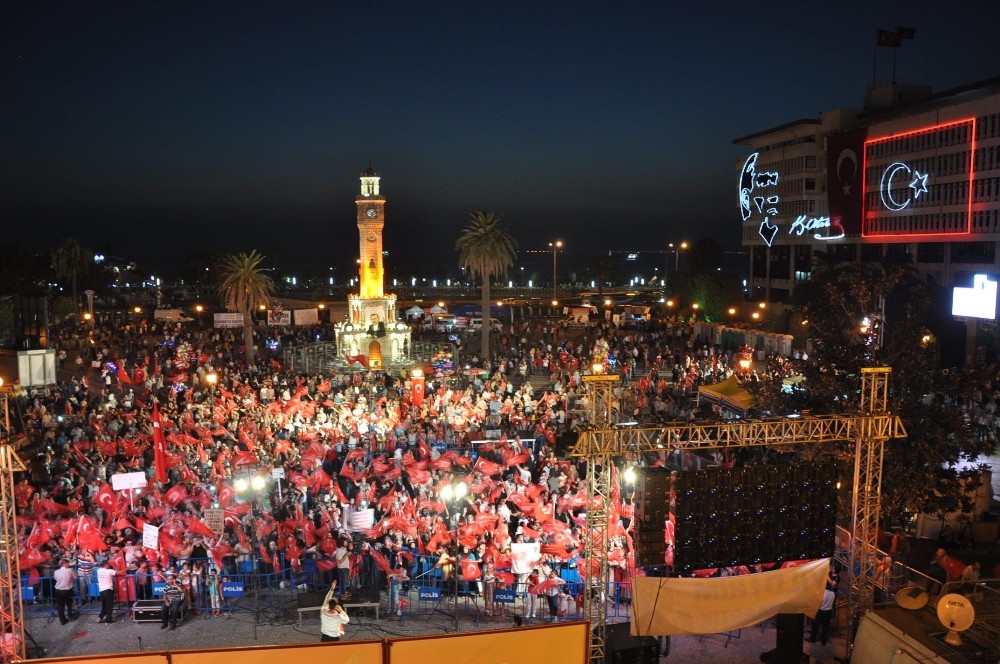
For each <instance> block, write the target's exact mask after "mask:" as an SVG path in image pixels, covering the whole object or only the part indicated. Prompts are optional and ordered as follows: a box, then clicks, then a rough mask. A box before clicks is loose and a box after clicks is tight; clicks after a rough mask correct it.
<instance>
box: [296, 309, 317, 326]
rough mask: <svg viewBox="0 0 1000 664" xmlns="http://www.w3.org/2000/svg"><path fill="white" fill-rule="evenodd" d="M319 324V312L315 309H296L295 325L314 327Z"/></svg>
mask: <svg viewBox="0 0 1000 664" xmlns="http://www.w3.org/2000/svg"><path fill="white" fill-rule="evenodd" d="M318 322H319V311H318V310H316V309H296V310H295V324H296V325H315V324H316V323H318Z"/></svg>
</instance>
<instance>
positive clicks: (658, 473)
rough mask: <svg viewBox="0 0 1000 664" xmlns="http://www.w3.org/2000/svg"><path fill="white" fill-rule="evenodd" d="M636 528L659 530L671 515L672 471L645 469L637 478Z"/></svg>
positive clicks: (635, 497)
mask: <svg viewBox="0 0 1000 664" xmlns="http://www.w3.org/2000/svg"><path fill="white" fill-rule="evenodd" d="M632 499H633V502H634V504H635V522H636V528H639V529H647V528H659V529H660V530H663V523H664V521H666V520H667V517H668V516H669V515H670V471H668V470H665V469H663V468H645V469H643V470H642V471H640V472H639V473H638V475H637V476H636V478H635V493H634V494H633V497H632Z"/></svg>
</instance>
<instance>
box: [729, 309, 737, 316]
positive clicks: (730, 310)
mask: <svg viewBox="0 0 1000 664" xmlns="http://www.w3.org/2000/svg"><path fill="white" fill-rule="evenodd" d="M729 315H730V316H735V315H736V307H729Z"/></svg>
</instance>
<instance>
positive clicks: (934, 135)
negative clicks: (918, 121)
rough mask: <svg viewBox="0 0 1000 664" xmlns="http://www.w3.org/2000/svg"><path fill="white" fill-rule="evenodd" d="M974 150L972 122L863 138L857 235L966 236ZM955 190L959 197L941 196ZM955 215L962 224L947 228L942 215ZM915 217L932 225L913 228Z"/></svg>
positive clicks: (960, 121)
mask: <svg viewBox="0 0 1000 664" xmlns="http://www.w3.org/2000/svg"><path fill="white" fill-rule="evenodd" d="M975 151H976V120H975V118H968V119H965V120H956V121H954V122H945V123H942V124H937V125H931V126H928V127H923V128H920V129H915V130H913V131H906V132H901V133H898V134H892V135H890V136H883V137H880V138H872V139H868V140H866V141H865V144H864V167H863V169H862V172H863V174H864V178H865V182H864V185H863V191H864V192H865V193H866V195H865V197H864V201H865V203H864V205H865V209H864V210H863V213H862V222H861V235H862V236H863V237H872V238H878V237H914V236H920V237H926V236H933V235H968V234H969V232H970V230H971V228H972V193H973V192H972V182H973V156H974V154H975ZM957 190H964V197H962V199H959V200H958V201H957V202H956V201H952V200H947V199H945V192H947V191H957ZM954 212H958V213H959V215H960V223H959V224H958V225H957V227H956V226H955V225H951V226H947V225H945V223H944V220H945V217H946V215H948V214H953V213H954ZM915 215H922V216H925V217H929V218H930V223H922V224H921V225H920V228H921V229H920V230H917V229H916V224H915V223H914V216H915Z"/></svg>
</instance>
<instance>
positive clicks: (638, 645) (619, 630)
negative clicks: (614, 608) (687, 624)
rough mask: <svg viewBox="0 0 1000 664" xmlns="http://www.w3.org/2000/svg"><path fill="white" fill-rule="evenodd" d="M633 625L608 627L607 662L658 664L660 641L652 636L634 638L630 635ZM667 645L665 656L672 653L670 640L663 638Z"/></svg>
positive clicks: (612, 624) (625, 624)
mask: <svg viewBox="0 0 1000 664" xmlns="http://www.w3.org/2000/svg"><path fill="white" fill-rule="evenodd" d="M631 627H632V624H631V623H627V622H623V623H611V624H609V625H608V626H607V632H606V638H607V653H606V655H605V661H606V662H608V664H657V662H658V660H659V658H660V654H661V653H660V641H659V640H658V639H655V638H653V637H652V636H632V635H631V634H629V630H630V629H631ZM663 641H664V643H665V644H666V645H665V652H664V653H663V655H664V656H666V655H667V654H669V653H670V638H669V637H663Z"/></svg>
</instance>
